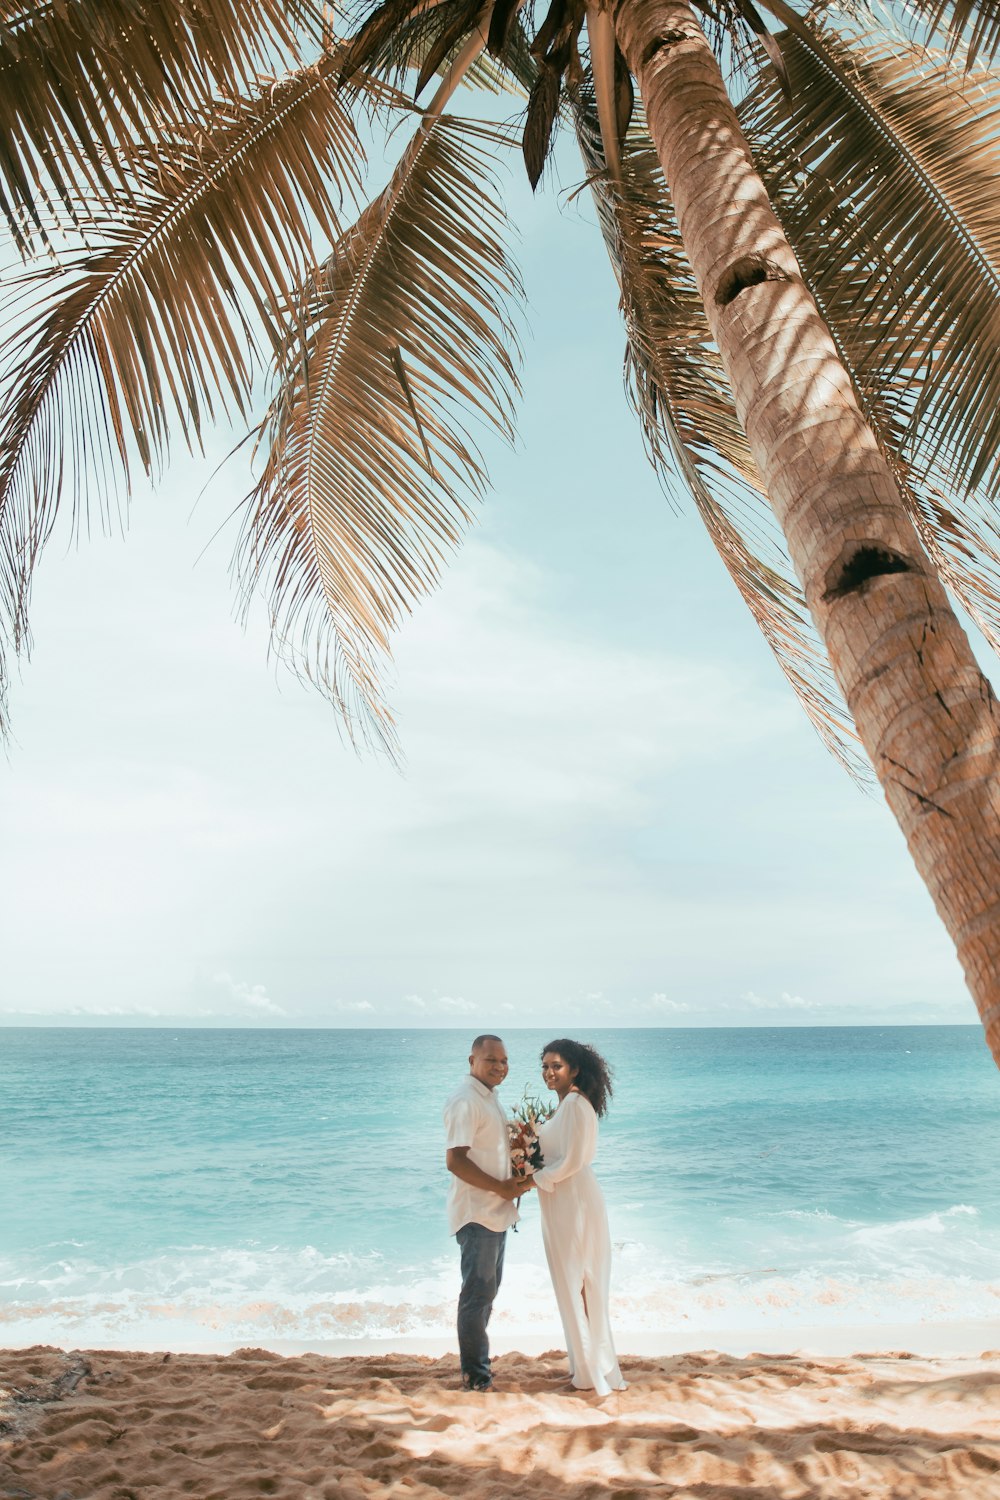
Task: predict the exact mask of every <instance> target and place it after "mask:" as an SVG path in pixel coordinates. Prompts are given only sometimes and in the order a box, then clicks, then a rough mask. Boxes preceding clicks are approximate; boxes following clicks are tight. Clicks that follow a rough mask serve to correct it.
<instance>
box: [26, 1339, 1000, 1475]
mask: <svg viewBox="0 0 1000 1500" xmlns="http://www.w3.org/2000/svg"><path fill="white" fill-rule="evenodd" d="M494 1368H495V1375H496V1381H497V1389H496V1391H495V1392H494V1393H492V1394H490V1395H469V1394H466V1393H464V1392H462V1391H461V1390H460V1389H459V1388H458V1366H457V1360H456V1358H455V1356H454V1355H453V1354H451V1353H448V1354H445V1353H439V1354H437V1355H436V1356H435V1355H432V1354H417V1353H413V1352H409V1351H405V1352H400V1353H382V1354H366V1355H361V1356H353V1357H350V1356H340V1357H331V1356H329V1355H325V1354H295V1355H282V1354H278V1353H275V1352H273V1351H268V1350H262V1349H241V1350H237V1351H235V1352H233V1353H231V1354H228V1355H218V1354H171V1353H163V1352H158V1353H127V1352H118V1351H89V1352H80V1351H74V1352H66V1351H61V1350H57V1349H52V1348H47V1347H38V1348H34V1349H27V1350H18V1351H7V1352H3V1353H0V1386H2V1391H0V1496H2V1497H3V1500H142V1497H146V1496H154V1495H155V1496H174V1495H176V1496H198V1497H206V1500H207V1497H212V1500H241V1497H244V1496H245V1497H250V1496H254V1497H257V1496H261V1495H268V1496H276V1497H286V1500H383V1497H385V1500H388V1497H390V1496H391V1497H394V1500H395V1497H399V1500H403V1497H406V1500H432V1497H437V1496H459V1495H460V1496H462V1497H463V1500H487V1497H488V1500H505V1497H508V1496H509V1497H527V1496H531V1497H538V1496H541V1497H553V1500H560V1497H571V1496H572V1497H574V1500H611V1497H614V1500H632V1497H639V1496H652V1495H656V1496H676V1497H678V1500H680V1497H685V1500H751V1497H754V1500H758V1497H759V1500H806V1497H817V1500H839V1497H840V1496H844V1497H847V1496H852V1497H855V1500H859V1497H865V1500H881V1497H885V1500H890V1497H891V1500H914V1497H924V1496H926V1497H928V1500H930V1497H931V1496H933V1497H934V1500H947V1497H949V1496H954V1497H955V1500H989V1497H1000V1350H992V1351H990V1350H986V1351H981V1352H980V1354H979V1355H976V1356H973V1355H965V1356H964V1357H961V1358H942V1357H933V1358H932V1357H927V1356H922V1355H913V1354H910V1353H906V1352H902V1351H899V1350H896V1351H894V1350H891V1349H889V1348H881V1349H873V1350H872V1352H870V1353H861V1352H858V1353H857V1354H855V1355H854V1356H851V1357H831V1356H824V1357H811V1356H809V1355H807V1354H804V1353H799V1354H785V1355H775V1354H765V1353H750V1354H746V1355H739V1354H733V1353H720V1352H705V1353H697V1354H695V1353H678V1354H668V1355H664V1356H660V1357H653V1356H646V1355H631V1356H626V1357H624V1358H623V1360H622V1369H623V1373H624V1375H625V1378H626V1379H627V1380H628V1382H629V1389H628V1390H627V1391H625V1392H623V1393H616V1394H614V1395H612V1396H609V1397H606V1398H605V1399H603V1400H598V1399H596V1398H594V1397H592V1396H589V1397H588V1396H587V1395H586V1394H583V1393H578V1392H574V1391H572V1390H571V1389H570V1387H569V1386H568V1384H567V1381H566V1375H565V1361H564V1356H563V1355H562V1353H561V1352H560V1351H556V1350H550V1351H547V1352H545V1353H542V1354H531V1355H526V1354H524V1353H519V1352H508V1353H503V1354H500V1355H499V1357H498V1358H496V1359H495V1361H494Z"/></svg>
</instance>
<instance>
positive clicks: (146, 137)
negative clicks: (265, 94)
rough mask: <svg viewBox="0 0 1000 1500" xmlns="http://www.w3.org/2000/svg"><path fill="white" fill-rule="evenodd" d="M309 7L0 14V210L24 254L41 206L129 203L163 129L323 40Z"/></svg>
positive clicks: (132, 3)
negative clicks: (141, 154)
mask: <svg viewBox="0 0 1000 1500" xmlns="http://www.w3.org/2000/svg"><path fill="white" fill-rule="evenodd" d="M316 19H317V18H316V7H315V6H314V5H313V4H312V3H311V0H293V3H291V4H289V3H282V0H62V3H59V4H39V5H23V4H18V5H11V4H8V5H5V6H4V7H3V9H2V10H0V210H2V212H3V213H4V215H5V216H6V218H7V221H8V224H9V226H10V229H11V232H12V233H13V235H14V237H15V239H16V240H17V241H18V242H19V243H20V244H21V245H22V247H24V248H26V247H27V244H28V242H29V240H30V236H31V233H32V231H33V230H34V231H37V230H40V229H42V228H43V227H44V221H43V214H42V210H43V208H44V206H45V203H46V200H49V201H54V202H55V203H56V204H61V205H63V206H65V207H67V208H68V209H69V210H70V211H71V213H76V212H78V211H79V206H80V198H81V193H86V192H88V191H89V192H98V193H100V194H102V195H104V196H107V195H110V194H113V193H118V194H127V193H128V191H129V187H130V176H129V162H130V159H131V156H132V153H133V150H135V149H140V150H141V149H142V148H145V149H146V150H148V149H150V148H151V147H153V146H154V144H155V142H156V140H157V137H158V132H159V130H160V129H161V128H162V126H163V124H164V122H171V121H172V122H174V123H177V122H179V121H181V120H183V119H185V118H188V117H190V116H191V115H192V114H194V115H197V116H199V117H200V116H202V115H203V114H204V112H205V110H206V108H211V101H212V99H213V98H214V96H215V95H216V94H217V93H219V92H222V93H223V94H225V95H227V96H235V95H238V94H240V93H241V92H246V91H247V90H248V88H249V87H250V86H251V85H252V83H253V82H254V81H255V80H256V76H257V74H258V73H260V72H262V71H264V70H265V69H267V68H275V67H276V68H281V69H284V68H285V67H286V66H287V65H288V63H289V62H290V61H292V60H295V59H297V57H298V47H299V42H300V40H301V39H302V38H303V36H305V35H309V34H315V35H318V29H317V25H316Z"/></svg>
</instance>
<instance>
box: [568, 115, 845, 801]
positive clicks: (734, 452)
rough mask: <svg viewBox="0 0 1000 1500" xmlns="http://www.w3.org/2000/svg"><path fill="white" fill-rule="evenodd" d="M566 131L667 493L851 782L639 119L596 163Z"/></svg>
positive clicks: (593, 132) (592, 130)
mask: <svg viewBox="0 0 1000 1500" xmlns="http://www.w3.org/2000/svg"><path fill="white" fill-rule="evenodd" d="M577 136H578V140H579V141H580V145H581V149H582V151H583V155H584V161H585V163H586V165H587V168H588V177H589V180H590V184H591V188H592V191H593V193H594V197H595V199H596V202H597V209H598V216H599V219H600V223H601V229H602V231H603V234H604V239H605V243H606V245H607V247H608V251H609V254H610V256H611V260H612V264H613V265H614V268H615V272H616V275H617V278H618V283H619V286H620V289H621V305H622V312H623V315H624V318H625V326H626V331H627V336H628V353H627V356H626V375H627V379H628V384H629V388H630V396H631V399H632V401H633V404H634V406H635V409H636V411H637V413H638V415H639V418H640V421H641V423H642V427H643V432H644V435H645V438H646V444H647V449H648V452H649V455H650V458H651V460H652V462H653V464H654V467H655V468H656V470H657V472H658V473H659V475H660V476H661V478H662V479H663V481H664V484H665V486H666V488H667V490H668V493H672V494H679V495H682V496H688V495H689V496H691V497H692V498H693V499H694V502H695V505H696V506H697V508H698V512H699V515H700V516H701V519H702V521H703V522H704V524H705V526H706V529H707V530H708V533H709V535H710V537H711V538H712V541H713V543H714V545H715V547H716V549H717V551H718V552H719V555H720V557H721V558H722V561H723V563H724V564H725V566H726V569H727V571H728V572H729V574H730V577H731V578H732V579H733V581H734V583H735V584H736V587H737V588H738V589H739V591H740V594H741V595H742V597H743V599H744V601H745V603H746V604H747V606H748V608H749V610H750V612H751V614H752V615H753V617H754V619H755V621H756V622H757V625H758V626H759V628H760V630H761V632H762V633H763V635H764V637H765V639H766V640H767V642H768V645H769V646H770V647H771V649H772V651H773V652H774V654H775V656H776V658H777V661H778V664H779V666H780V667H781V670H782V671H783V672H784V674H785V676H786V677H787V678H788V680H789V682H790V683H791V685H792V687H793V688H794V689H795V692H796V693H797V695H798V697H799V699H800V701H801V703H802V705H803V707H804V709H805V711H806V713H807V714H808V716H809V718H810V720H811V721H812V723H813V725H814V726H815V728H816V729H817V731H818V732H819V734H820V736H821V737H822V739H823V740H824V742H825V743H826V744H827V745H828V747H829V748H830V749H831V750H832V751H833V753H834V754H835V755H836V756H837V758H838V759H839V760H840V761H841V762H842V763H843V764H844V765H846V766H847V767H848V769H849V770H850V771H851V772H852V774H854V775H855V776H856V777H858V778H859V779H866V778H867V770H866V766H865V762H864V761H863V759H862V757H861V754H860V751H859V749H858V746H857V740H856V736H855V733H854V727H853V723H852V720H851V717H850V713H849V711H848V709H847V705H846V704H845V703H844V701H843V698H842V696H841V694H840V692H839V689H838V688H837V685H836V683H835V681H834V679H833V676H832V673H831V672H830V669H829V666H828V663H827V660H826V656H825V654H824V652H823V650H822V648H821V645H820V642H819V639H818V637H817V635H816V633H815V630H814V628H813V625H812V621H811V618H810V616H809V613H808V610H807V608H806V604H805V600H804V598H803V596H802V591H801V589H800V587H799V584H798V582H797V580H796V578H795V576H794V572H793V570H792V566H791V562H790V560H789V558H788V555H787V552H786V550H785V546H784V540H783V538H782V536H781V532H780V531H779V529H778V527H777V525H776V523H775V521H774V517H773V514H772V512H771V508H770V506H769V504H768V502H767V500H766V498H765V496H764V494H763V492H762V489H761V484H760V479H759V476H758V474H757V471H756V467H755V465H754V462H753V459H752V457H751V454H750V450H749V447H748V444H747V440H746V437H745V434H744V432H743V430H742V428H741V426H740V423H739V419H738V417H737V415H736V410H735V407H734V405H733V401H732V396H731V394H730V390H729V386H728V384H727V382H726V380H725V376H724V373H723V370H722V366H721V362H720V360H719V355H718V352H717V350H716V348H715V345H714V344H713V342H712V336H711V331H710V329H709V326H708V321H707V319H706V317H705V313H704V309H703V306H702V303H701V299H700V297H699V295H698V292H697V288H696V286H695V283H694V277H693V274H692V272H691V270H690V267H689V265H688V263H687V261H686V258H685V256H684V252H683V250H682V248H681V243H680V236H679V234H678V231H677V225H676V220H675V217H674V213H673V208H672V206H671V204H670V201H669V198H668V195H667V192H666V188H665V186H664V183H663V179H662V175H661V172H660V168H659V163H658V161H657V158H656V152H655V150H654V148H653V145H652V142H651V141H650V139H649V137H648V135H647V134H646V129H645V122H644V120H643V119H641V118H637V119H636V121H635V122H634V123H633V125H632V126H631V128H630V129H629V131H628V132H627V134H626V136H625V138H624V140H623V142H622V159H621V168H620V172H619V173H618V174H617V175H616V177H615V178H612V177H611V175H610V174H609V173H608V172H607V171H606V170H605V163H604V157H603V153H602V147H601V144H600V132H599V129H598V125H597V120H596V116H595V115H594V113H593V112H592V111H590V110H588V109H587V108H586V107H585V106H584V107H581V108H579V109H578V113H577Z"/></svg>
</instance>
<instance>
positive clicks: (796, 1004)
mask: <svg viewBox="0 0 1000 1500" xmlns="http://www.w3.org/2000/svg"><path fill="white" fill-rule="evenodd" d="M740 999H741V1000H743V1001H744V1002H745V1003H746V1004H747V1005H749V1006H751V1007H752V1008H753V1009H754V1010H821V1009H822V1008H823V1002H822V1001H821V1000H806V999H804V998H803V997H802V996H801V995H790V994H789V993H788V991H787V990H782V991H781V993H780V994H779V995H755V994H754V992H753V990H748V991H747V992H746V994H744V995H741V996H740Z"/></svg>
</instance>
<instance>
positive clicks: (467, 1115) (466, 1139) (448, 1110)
mask: <svg viewBox="0 0 1000 1500" xmlns="http://www.w3.org/2000/svg"><path fill="white" fill-rule="evenodd" d="M475 1133H476V1122H475V1119H474V1117H473V1109H472V1105H471V1104H470V1103H469V1101H468V1099H453V1100H452V1101H451V1102H450V1103H449V1104H447V1105H446V1106H445V1111H444V1144H445V1150H446V1151H450V1150H451V1149H452V1147H453V1146H471V1145H472V1143H473V1140H474V1139H475Z"/></svg>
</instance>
